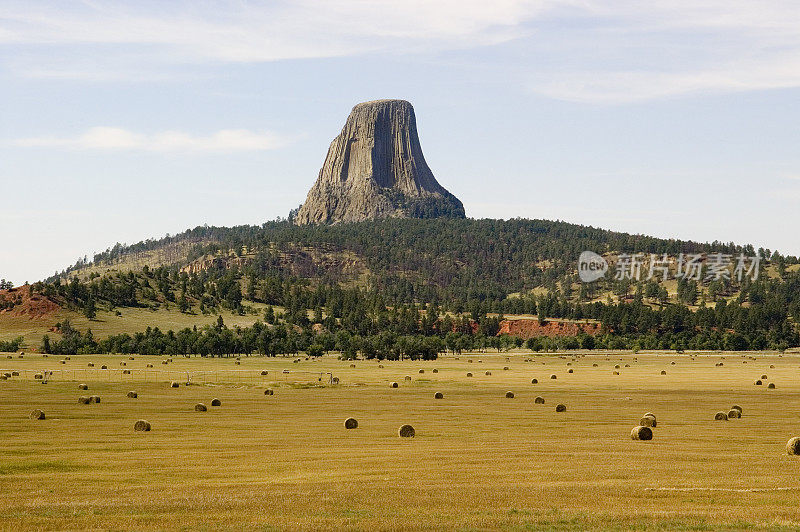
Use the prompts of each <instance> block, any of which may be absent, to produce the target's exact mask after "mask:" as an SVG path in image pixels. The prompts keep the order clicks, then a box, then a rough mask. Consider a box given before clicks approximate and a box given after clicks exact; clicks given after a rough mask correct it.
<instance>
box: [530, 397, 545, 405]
mask: <svg viewBox="0 0 800 532" xmlns="http://www.w3.org/2000/svg"><path fill="white" fill-rule="evenodd" d="M533 403H534V404H537V405H543V404H544V397H542V396H537V397H536V399H534V400H533Z"/></svg>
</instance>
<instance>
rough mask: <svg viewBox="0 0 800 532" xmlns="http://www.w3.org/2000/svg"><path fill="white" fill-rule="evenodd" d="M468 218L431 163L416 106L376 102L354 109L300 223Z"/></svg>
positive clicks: (303, 208)
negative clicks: (423, 145) (423, 144)
mask: <svg viewBox="0 0 800 532" xmlns="http://www.w3.org/2000/svg"><path fill="white" fill-rule="evenodd" d="M464 216H465V215H464V205H463V204H462V203H461V201H459V199H458V198H456V197H455V196H453V195H452V194H451V193H450V192H448V191H447V190H446V189H445V188H444V187H443V186H442V185H440V184H439V182H438V181H436V178H435V177H433V172H431V169H430V168H428V164H427V163H426V162H425V157H424V156H423V155H422V148H421V147H420V143H419V136H418V135H417V121H416V117H415V116H414V108H413V107H412V106H411V104H410V103H409V102H407V101H405V100H375V101H371V102H364V103H360V104H358V105H356V106H355V107H353V110H352V111H351V112H350V116H349V117H347V122H346V123H345V125H344V128H342V132H341V133H339V135H338V136H337V137H336V138H335V139H333V142H331V145H330V148H328V155H327V157H325V163H324V164H323V165H322V169H320V171H319V177H318V178H317V182H316V183H314V186H313V187H312V188H311V190H310V191H309V192H308V197H307V198H306V201H305V203H304V204H303V205H302V206H301V207H300V210H299V211H298V213H297V216H296V217H295V223H297V224H300V225H302V224H332V223H338V222H358V221H363V220H372V219H378V218H393V217H394V218H438V217H450V218H463V217H464Z"/></svg>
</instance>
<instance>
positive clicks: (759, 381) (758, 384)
mask: <svg viewBox="0 0 800 532" xmlns="http://www.w3.org/2000/svg"><path fill="white" fill-rule="evenodd" d="M762 384H764V383H763V382H761V379H759V380H757V381H756V386H761V385H762Z"/></svg>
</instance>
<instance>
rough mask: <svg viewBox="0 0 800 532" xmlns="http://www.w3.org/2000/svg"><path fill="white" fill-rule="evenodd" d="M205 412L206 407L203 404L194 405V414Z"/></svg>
mask: <svg viewBox="0 0 800 532" xmlns="http://www.w3.org/2000/svg"><path fill="white" fill-rule="evenodd" d="M206 410H208V407H207V406H206V405H204V404H203V403H197V404H196V405H194V411H195V412H205V411H206Z"/></svg>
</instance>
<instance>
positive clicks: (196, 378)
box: [0, 368, 334, 384]
mask: <svg viewBox="0 0 800 532" xmlns="http://www.w3.org/2000/svg"><path fill="white" fill-rule="evenodd" d="M126 371H128V372H129V373H125V372H126ZM262 371H263V370H251V369H215V370H203V371H186V370H183V371H181V370H163V369H155V368H148V369H134V368H131V369H117V368H112V369H98V368H69V369H58V368H57V369H53V370H49V369H42V370H34V369H14V370H10V369H8V370H0V374H4V373H9V374H10V373H12V372H17V373H19V375H18V376H12V377H11V379H12V380H17V379H21V380H33V381H51V382H62V381H63V382H71V381H74V382H82V381H86V382H92V381H95V382H97V381H100V382H119V383H122V382H171V381H177V382H191V383H195V384H206V383H215V382H245V383H251V384H257V383H263V382H297V381H302V382H310V381H317V382H325V383H329V382H332V381H333V378H334V377H333V374H332V373H330V372H320V371H304V370H277V371H274V370H269V371H268V372H267V374H266V375H262ZM37 376H38V377H37Z"/></svg>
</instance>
